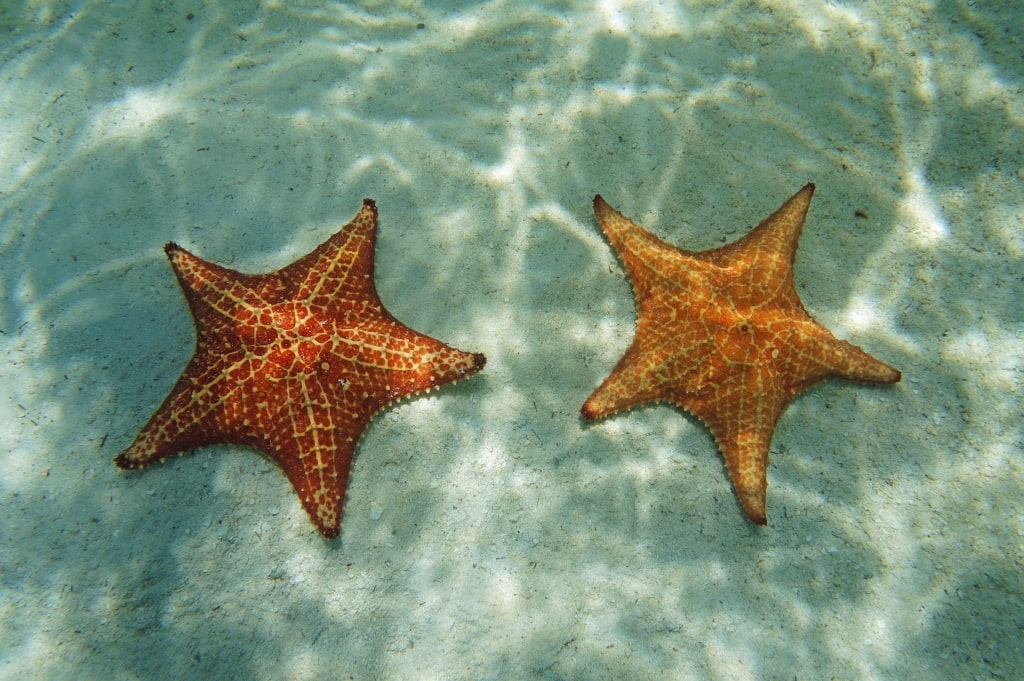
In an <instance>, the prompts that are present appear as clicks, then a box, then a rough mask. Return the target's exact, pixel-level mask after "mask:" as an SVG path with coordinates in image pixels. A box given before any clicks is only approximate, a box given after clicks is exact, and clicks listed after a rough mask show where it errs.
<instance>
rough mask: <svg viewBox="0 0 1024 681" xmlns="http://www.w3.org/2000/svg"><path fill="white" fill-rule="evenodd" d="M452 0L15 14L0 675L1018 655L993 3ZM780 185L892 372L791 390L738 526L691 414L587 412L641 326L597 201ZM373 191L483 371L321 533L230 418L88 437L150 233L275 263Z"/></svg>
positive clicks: (1010, 349) (404, 252) (751, 664)
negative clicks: (229, 442)
mask: <svg viewBox="0 0 1024 681" xmlns="http://www.w3.org/2000/svg"><path fill="white" fill-rule="evenodd" d="M437 4H438V3H410V2H403V3H392V2H377V3H366V5H367V6H366V7H364V8H362V9H359V10H348V9H345V4H343V3H337V4H333V3H328V2H320V1H314V0H306V1H305V2H263V3H247V2H210V3H201V2H170V3H165V2H156V1H154V2H149V3H132V2H105V1H101V0H82V1H81V2H19V3H4V4H3V8H0V36H2V37H0V120H2V125H0V167H2V172H0V272H2V275H0V277H2V278H0V282H2V283H0V286H2V294H3V306H2V309H0V353H2V355H0V357H2V361H0V386H2V387H0V423H2V424H3V426H2V431H0V438H2V439H0V512H2V514H3V518H4V524H3V530H2V534H0V552H2V557H0V577H2V595H0V678H2V679H27V678H34V679H64V678H67V679H76V680H83V679H104V680H108V679H170V678H210V679H233V680H238V679H327V678H333V679H349V678H352V679H358V680H362V679H375V678H389V679H417V680H422V679H616V680H621V679H648V678H650V679H670V678H672V679H733V680H735V679H740V680H743V679H786V680H787V681H788V680H790V679H800V680H801V681H803V680H811V679H832V678H835V679H911V678H913V679H926V678H927V679H988V678H1003V679H1007V678H1014V675H1015V674H1016V675H1018V676H1016V678H1021V676H1019V675H1020V674H1021V673H1022V672H1021V671H1020V669H1019V668H1017V669H1016V670H1015V667H1014V665H1015V664H1016V663H1018V662H1019V661H1020V660H1022V659H1024V644H1022V626H1024V603H1022V599H1024V584H1022V568H1024V547H1022V545H1024V511H1022V507H1021V500H1022V488H1024V471H1022V465H1021V449H1022V438H1024V433H1022V407H1021V401H1020V397H1019V396H1020V394H1021V392H1022V385H1021V384H1022V379H1021V376H1022V374H1021V372H1022V371H1024V360H1022V356H1024V304H1022V303H1021V300H1022V284H1021V272H1022V271H1024V263H1022V260H1024V236H1022V235H1024V226H1022V215H1024V174H1022V170H1021V168H1022V166H1024V159H1022V149H1024V91H1022V87H1024V63H1022V57H1021V49H1020V42H1019V40H1020V35H1021V34H1022V33H1024V26H1022V24H1024V17H1022V14H1021V11H1020V10H1012V9H1009V8H1010V7H1011V5H1013V4H1014V3H1012V2H1010V1H1009V0H1001V1H997V2H978V3H969V2H954V1H948V2H941V3H934V2H926V1H924V0H920V1H918V2H911V3H907V2H904V1H903V0H884V1H883V0H865V1H864V2H819V1H811V0H788V1H787V0H758V1H751V2H724V1H722V2H717V3H697V2H684V3H681V4H680V6H675V4H674V3H671V2H662V3H654V2H620V3H616V2H604V3H600V6H601V8H600V9H577V10H573V11H571V12H570V11H560V10H555V9H547V8H546V7H545V6H548V5H552V4H554V3H543V4H541V3H538V5H536V6H535V5H531V4H527V3H518V2H494V3H484V4H481V5H479V6H469V5H468V4H467V5H466V8H465V9H459V8H458V7H457V5H460V4H463V3H451V4H452V5H456V7H455V8H453V9H450V10H445V9H433V7H436V5H437ZM575 4H577V5H583V4H584V3H575ZM12 5H15V7H14V8H13V9H11V6H12ZM395 5H401V6H402V8H401V9H392V7H394V6H395ZM421 5H422V6H421ZM986 6H988V7H1002V8H1003V9H1002V10H995V9H983V8H984V7H986ZM289 8H291V9H289ZM190 17H191V18H190ZM417 24H422V27H418V26H417ZM807 181H814V182H816V183H817V185H818V191H817V194H816V196H815V199H814V203H813V204H812V206H811V213H810V217H809V220H808V223H807V226H806V229H805V232H804V236H803V238H802V241H801V244H800V250H799V253H798V263H797V284H798V288H799V290H800V292H801V294H802V296H803V299H804V302H805V304H806V305H807V307H808V309H809V310H810V311H811V312H812V313H813V314H814V315H815V316H816V317H817V318H818V319H819V320H820V321H821V322H822V323H823V324H825V325H826V326H828V327H830V328H832V329H833V330H834V331H835V332H836V333H837V335H839V336H841V337H844V338H847V339H849V340H851V341H853V342H854V343H856V344H858V345H861V346H862V347H864V348H865V349H867V350H868V351H869V352H871V353H873V354H874V355H876V356H877V357H879V358H880V359H882V360H884V361H886V362H889V363H891V364H892V365H894V366H896V367H898V368H899V369H901V370H902V371H903V375H904V380H903V382H902V383H899V384H897V385H895V386H881V387H877V386H876V387H866V386H860V385H856V384H852V383H846V382H842V381H835V382H829V383H826V384H823V385H821V386H818V387H816V388H814V389H812V390H810V391H808V392H807V393H805V394H803V395H802V396H801V397H799V398H798V399H797V400H796V401H795V402H794V403H793V404H792V405H791V406H790V408H789V409H788V410H787V411H786V412H785V413H784V414H783V417H782V419H781V422H780V423H779V427H778V429H777V431H776V433H775V439H774V441H773V445H772V464H771V466H770V469H769V483H770V486H769V495H768V513H769V523H770V524H769V526H768V527H767V528H757V527H754V526H752V525H751V524H750V523H749V522H748V521H747V520H746V519H745V518H744V517H743V515H742V513H741V512H740V510H739V507H738V505H737V503H736V500H735V497H734V495H733V491H732V488H731V485H730V482H729V480H728V476H727V475H726V473H725V470H724V467H723V465H722V463H721V459H720V457H719V455H718V454H717V453H716V451H715V448H714V445H713V442H712V440H711V437H710V436H709V434H708V433H707V432H706V431H705V430H704V428H703V427H702V426H701V425H700V424H699V423H698V422H697V421H696V420H694V419H692V418H690V417H688V416H685V415H684V414H682V413H681V412H679V411H678V410H675V409H673V408H670V407H666V406H658V407H649V408H644V409H639V410H635V411H634V412H632V413H629V414H621V415H618V416H616V417H613V418H611V419H608V420H606V421H603V422H600V423H598V424H595V425H586V424H583V423H582V422H581V420H580V419H579V416H578V409H579V407H580V405H581V404H582V402H583V400H584V399H585V398H586V397H587V395H588V394H589V393H590V391H591V390H592V389H593V388H594V387H596V386H597V384H598V383H599V382H600V381H601V380H602V379H603V378H604V377H605V376H606V375H607V374H608V372H609V371H610V370H611V368H612V367H613V366H614V364H615V362H616V361H617V359H618V358H619V356H620V354H621V352H622V351H623V350H624V349H625V347H626V346H627V345H628V343H629V341H630V339H631V337H632V333H633V316H634V310H633V301H632V298H631V295H630V291H629V286H628V284H627V282H626V280H625V278H624V274H623V272H622V270H621V268H620V267H619V265H618V263H617V262H616V260H615V258H614V255H613V253H612V251H611V249H610V247H609V246H608V245H607V244H606V243H605V242H604V241H603V240H602V238H601V237H600V234H599V231H598V228H597V225H596V224H595V222H594V219H593V216H592V214H591V212H590V200H591V197H592V196H593V194H595V193H597V192H600V193H602V194H603V195H604V196H605V197H606V198H607V199H608V201H609V202H610V203H611V204H612V205H614V206H616V207H617V208H619V209H620V210H622V211H623V212H625V213H626V214H627V215H629V216H631V217H633V218H635V219H637V220H638V221H639V222H641V223H642V224H643V225H645V226H646V227H647V228H649V229H651V230H653V231H654V232H655V233H657V234H659V235H660V236H662V237H663V238H665V239H667V240H669V241H671V242H673V243H676V244H679V245H681V246H683V247H685V248H689V249H698V248H709V247H714V246H717V245H720V244H722V243H724V242H725V241H731V240H734V239H735V238H737V237H739V236H740V235H741V234H742V233H744V232H745V231H746V229H747V228H749V227H750V226H752V225H753V224H756V223H757V222H758V221H760V220H761V219H762V218H764V217H766V216H767V215H768V214H769V213H770V212H771V211H773V210H774V209H775V208H777V207H778V206H779V205H780V204H781V203H782V201H783V200H784V199H785V198H787V197H788V196H789V195H790V194H792V193H793V192H794V191H796V190H797V189H798V188H799V187H800V186H802V185H803V184H804V183H805V182H807ZM364 197H371V198H374V199H376V200H377V202H378V205H379V206H380V210H381V227H380V235H379V252H378V259H377V263H378V267H377V284H378V288H379V290H380V292H381V296H382V298H383V299H384V301H385V304H386V305H387V306H388V307H389V308H390V310H391V311H392V312H393V313H394V314H395V315H396V316H397V317H398V318H399V319H401V320H403V321H404V322H406V323H408V324H409V325H410V326H412V327H414V328H416V329H417V330H420V331H423V332H425V333H429V334H431V335H433V336H436V337H438V338H441V339H443V340H445V341H447V342H449V343H451V344H453V345H455V346H457V347H460V348H463V349H466V350H473V351H482V352H485V353H486V355H487V358H488V364H487V368H486V370H485V372H484V373H483V374H481V375H480V376H478V377H475V378H473V379H472V380H469V381H465V382H463V383H460V384H459V385H457V386H454V387H452V386H449V387H446V388H445V389H444V390H442V391H440V392H438V393H434V394H432V395H430V396H429V397H420V398H417V399H414V400H411V401H408V402H406V403H403V404H401V405H399V406H396V407H394V408H392V409H390V410H389V411H387V412H386V413H384V414H383V415H382V416H381V417H380V418H378V419H377V421H376V422H375V423H374V424H373V425H372V426H371V428H370V429H369V430H368V432H367V433H366V436H365V437H364V439H363V441H362V445H361V448H360V452H359V456H358V457H357V459H356V463H355V467H354V470H353V474H352V480H351V485H350V489H349V495H348V500H347V506H346V512H345V517H344V528H343V537H342V539H341V540H339V541H335V542H328V541H325V540H324V539H322V538H321V537H320V536H319V535H318V534H317V533H316V532H315V530H314V528H313V525H312V524H311V523H310V521H309V520H308V518H307V517H306V515H305V513H304V512H303V510H302V509H301V507H300V505H299V502H298V499H297V497H296V495H295V494H294V493H293V491H292V489H291V487H290V486H289V484H288V482H287V480H286V479H285V477H284V475H283V474H282V473H281V472H280V471H279V470H278V469H277V467H276V465H275V464H273V463H272V462H270V461H269V460H268V459H266V458H265V457H262V456H261V455H259V454H257V453H255V452H253V451H251V450H246V449H245V448H241V447H210V448H206V449H203V450H200V451H198V452H195V453H192V454H188V455H186V456H182V457H179V458H177V459H175V460H173V461H170V462H168V463H165V464H163V465H160V466H155V467H152V468H149V469H146V470H145V471H142V472H132V473H126V472H123V471H120V470H118V469H117V468H116V467H115V466H114V464H113V463H112V459H113V457H114V456H115V455H116V454H117V453H118V452H119V451H121V450H122V449H123V448H125V447H126V446H127V445H128V444H129V443H130V442H131V441H132V439H133V438H134V436H135V433H136V432H137V431H138V429H139V428H140V427H141V426H142V424H143V423H144V422H145V420H146V419H147V418H148V417H149V415H150V414H151V412H152V411H153V409H155V408H156V406H157V405H158V404H159V403H160V402H161V400H162V399H163V398H164V396H165V395H166V393H167V391H168V390H169V389H170V387H171V386H172V385H173V383H174V381H175V379H176V378H177V376H178V374H179V373H180V371H181V370H182V368H183V367H184V365H185V363H186V361H187V360H188V358H189V356H190V354H191V351H192V347H193V342H194V341H193V338H194V337H193V329H192V323H191V320H190V317H189V314H188V311H187V308H186V306H185V304H184V301H183V299H182V297H181V294H180V293H179V291H178V288H177V285H176V283H175V281H174V278H173V276H172V274H171V270H170V268H169V266H168V264H167V262H166V261H165V259H164V257H163V254H162V252H161V247H162V245H163V244H164V242H166V241H168V240H172V239H173V240H175V241H178V242H180V243H182V244H183V245H185V246H186V247H188V248H190V249H192V250H194V251H195V252H196V253H197V254H199V255H201V256H203V257H205V258H208V259H210V260H213V261H216V262H219V263H222V264H225V265H228V266H232V267H235V268H237V269H241V270H244V271H267V270H269V269H273V268H277V267H280V266H282V265H284V264H286V263H288V262H290V261H291V260H293V259H295V258H296V257H298V256H299V255H302V254H304V253H305V252H307V251H308V250H310V249H311V248H313V247H314V246H315V245H316V244H318V243H319V242H320V241H322V240H324V239H326V238H327V237H328V236H329V235H330V234H331V233H333V232H334V231H335V230H336V229H337V228H338V227H339V226H340V225H342V224H343V223H345V222H346V221H348V219H349V218H351V217H352V215H354V214H355V212H356V211H357V210H358V208H359V206H360V201H361V199H362V198H364ZM858 211H860V212H862V216H861V217H857V216H856V213H857V212H858Z"/></svg>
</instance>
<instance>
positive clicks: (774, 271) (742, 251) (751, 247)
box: [709, 183, 814, 281]
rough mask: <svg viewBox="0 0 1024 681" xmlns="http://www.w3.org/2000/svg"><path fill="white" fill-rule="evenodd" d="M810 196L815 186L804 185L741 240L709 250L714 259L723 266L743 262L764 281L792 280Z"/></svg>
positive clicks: (812, 194) (812, 184) (745, 266)
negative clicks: (797, 248)
mask: <svg viewBox="0 0 1024 681" xmlns="http://www.w3.org/2000/svg"><path fill="white" fill-rule="evenodd" d="M813 196H814V183H808V184H806V185H804V187H803V188H802V189H801V190H800V191H798V192H797V193H796V194H793V196H791V197H789V198H788V199H786V202H785V203H783V204H782V206H781V207H780V208H779V209H778V210H777V211H775V212H774V213H772V214H771V215H769V216H768V217H767V218H765V219H764V220H762V221H761V222H760V224H758V225H757V227H755V228H754V229H752V230H751V231H750V232H748V233H747V234H746V235H744V236H743V237H742V238H740V239H738V240H737V241H734V242H733V243H731V244H728V245H726V246H723V247H721V248H718V249H715V250H714V251H710V252H709V253H710V255H711V256H712V258H713V260H714V261H715V262H716V263H718V264H721V265H724V266H728V265H730V264H732V263H734V262H737V261H742V263H743V267H744V268H745V269H748V270H754V271H756V272H758V273H759V276H760V278H761V279H763V280H764V281H769V280H771V279H777V280H785V279H789V280H791V279H792V268H793V261H794V260H795V258H796V246H797V241H799V239H800V232H802V231H803V227H804V221H805V220H806V219H807V211H808V209H809V208H810V206H811V198H812V197H813ZM787 272H788V276H787Z"/></svg>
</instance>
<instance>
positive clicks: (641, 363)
mask: <svg viewBox="0 0 1024 681" xmlns="http://www.w3.org/2000/svg"><path fill="white" fill-rule="evenodd" d="M813 193H814V185H813V184H808V185H807V186H805V187H804V188H803V189H801V190H800V191H799V192H797V193H796V194H794V195H793V196H792V197H791V198H790V199H789V200H788V201H786V203H785V204H783V206H782V208H780V209H779V210H778V211H776V212H775V213H774V214H773V215H772V216H771V217H769V218H768V219H767V220H765V221H764V222H762V223H761V224H760V225H758V226H757V227H755V228H754V229H753V230H752V231H751V232H750V233H749V234H747V235H746V236H744V237H743V238H742V239H740V240H739V241H736V242H735V243H732V244H729V245H727V246H723V247H721V248H716V249H713V250H710V251H702V252H699V253H697V252H690V251H684V250H682V249H679V248H676V247H675V246H671V245H669V244H667V243H665V242H663V241H661V240H660V239H658V238H657V237H655V236H654V235H652V234H651V233H650V232H647V231H646V230H644V229H643V228H642V227H640V226H639V225H637V224H635V223H633V222H632V221H630V220H629V219H628V218H626V217H624V216H623V215H622V214H621V213H619V212H618V211H616V210H615V209H614V208H612V207H611V206H609V205H608V204H607V203H605V201H604V199H602V198H601V197H600V196H596V197H594V213H595V215H596V216H597V221H598V222H599V223H600V225H601V228H602V230H603V231H604V233H605V235H606V236H607V238H608V241H609V242H611V245H612V246H613V247H614V248H615V250H616V251H617V252H618V254H619V257H620V258H621V259H622V263H623V265H624V266H625V268H626V272H627V273H628V275H629V278H630V280H631V282H632V284H633V294H634V296H635V298H636V304H637V323H636V336H635V337H634V339H633V343H632V345H631V346H630V347H629V349H628V350H627V351H626V354H625V355H624V356H623V357H622V359H621V360H619V363H618V365H617V366H616V367H615V369H614V370H613V371H612V373H611V375H610V376H609V377H608V378H606V379H605V381H604V383H602V384H601V386H600V387H599V388H598V389H597V390H596V391H594V393H593V394H592V395H591V396H590V397H589V398H588V399H587V401H586V403H585V404H584V405H583V409H582V414H583V417H584V418H587V419H594V418H599V417H602V416H606V415H608V414H612V413H614V412H617V411H619V410H622V409H628V408H630V407H634V406H636V405H639V404H642V403H644V402H657V401H665V402H671V403H672V404H675V405H677V406H679V407H682V408H683V409H685V410H686V411H688V412H690V413H692V414H694V415H696V416H697V417H699V418H700V419H701V420H702V421H703V422H704V423H705V425H707V427H708V429H709V430H710V431H711V433H712V435H714V438H715V440H716V442H717V443H718V447H719V449H720V450H721V451H722V455H723V456H724V457H725V465H726V468H727V469H728V471H729V475H730V476H731V477H732V482H733V485H734V486H735V488H736V494H737V495H738V497H739V501H740V505H741V506H742V507H743V510H744V511H745V512H746V514H747V516H748V517H749V518H750V519H751V520H752V521H754V522H755V523H757V524H759V525H763V524H765V522H766V521H767V519H766V515H765V493H766V490H767V487H768V481H767V476H766V467H767V465H768V447H769V445H770V444H771V438H772V432H773V431H774V430H775V423H776V421H777V420H778V418H779V415H780V414H781V413H782V410H783V409H784V408H785V406H786V404H787V403H788V402H789V401H790V400H791V399H793V397H795V396H796V394H797V393H799V392H800V391H801V390H803V389H805V388H807V387H810V386H811V385H814V384H815V383H817V382H818V381H821V380H822V379H824V378H827V377H829V376H837V377H840V378H847V379H852V380H857V381H866V382H871V383H893V382H895V381H898V380H900V372H898V371H896V370H895V369H893V368H892V367H890V366H888V365H886V364H883V363H882V362H879V361H878V360H877V359H875V358H874V357H871V356H870V355H868V354H867V353H866V352H864V351H863V350H861V349H860V348H857V347H856V346H854V345H851V344H850V343H847V342H846V341H842V340H838V339H837V338H836V337H835V336H833V335H832V333H831V332H830V331H829V330H828V329H826V328H825V327H823V326H821V325H820V324H818V322H816V321H815V320H814V319H813V318H812V317H811V315H810V314H808V313H807V311H806V310H805V309H804V306H803V303H802V302H801V301H800V297H799V296H798V295H797V292H796V286H795V285H794V283H793V262H794V259H795V257H796V246H797V239H798V238H799V237H800V230H801V229H802V228H803V224H804V219H805V218H806V216H807V208H808V206H809V205H810V203H811V195H812V194H813Z"/></svg>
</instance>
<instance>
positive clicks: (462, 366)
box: [116, 199, 485, 539]
mask: <svg viewBox="0 0 1024 681" xmlns="http://www.w3.org/2000/svg"><path fill="white" fill-rule="evenodd" d="M376 238H377V207H376V206H375V205H374V203H373V201H371V200H369V199H365V200H364V201H363V208H362V210H360V211H359V213H358V215H356V216H355V218H353V220H352V222H350V223H349V224H347V225H345V226H344V227H342V229H341V231H339V232H338V233H337V234H335V235H334V236H332V237H331V238H330V239H328V240H327V241H326V242H324V243H323V244H321V245H320V246H318V247H317V248H316V250H314V251H313V252H312V253H310V254H309V255H306V256H305V257H303V258H301V259H299V260H297V261H296V262H294V263H292V264H291V265H289V266H287V267H285V268H284V269H281V270H278V271H277V272H271V273H269V274H258V275H253V274H241V273H239V272H234V271H232V270H229V269H226V268H224V267H220V266H218V265H214V264H212V263H208V262H206V261H204V260H201V259H199V258H197V257H196V256H194V255H192V254H191V253H189V252H188V251H186V250H184V249H183V248H181V247H180V246H177V245H175V244H173V243H171V244H167V246H166V248H165V250H166V252H167V257H168V258H170V261H171V266H172V267H173V268H174V273H175V275H177V277H178V281H179V283H180V284H181V288H182V290H183V291H184V293H185V298H186V299H187V301H188V304H189V307H190V308H191V310H192V316H193V317H194V318H195V324H196V335H197V339H196V350H195V354H194V355H193V357H192V360H191V361H190V362H189V364H188V366H187V367H186V368H185V371H184V373H183V374H182V375H181V378H179V379H178V383H177V385H175V386H174V389H173V390H171V393H170V395H168V397H167V399H166V400H164V403H163V405H161V407H160V408H159V409H158V410H157V412H156V413H155V414H154V415H153V417H152V418H151V419H150V420H149V423H147V424H146V425H145V427H144V428H143V429H142V432H140V433H139V435H138V437H137V438H136V439H135V442H134V443H133V444H132V446H131V447H129V448H128V449H127V450H126V451H125V452H124V453H122V454H121V455H120V456H118V457H117V459H116V462H117V465H118V466H120V467H121V468H139V467H142V466H146V465H148V464H151V463H153V462H156V461H162V460H164V459H166V458H167V457H169V456H171V455H173V454H179V453H182V452H184V451H186V450H189V449H192V448H194V447H201V446H203V445H208V444H214V443H235V444H244V445H249V446H251V447H255V448H256V449H259V450H261V451H263V452H265V453H266V454H268V455H269V456H270V457H271V458H273V459H274V460H275V461H277V463H278V464H280V466H281V467H282V468H283V469H284V472H285V473H286V474H287V476H288V479H289V480H291V483H292V485H293V486H294V487H295V490H296V492H298V494H299V499H300V500H301V501H302V505H303V506H304V507H305V509H306V511H307V512H308V513H309V516H310V518H311V519H312V520H313V523H314V524H315V525H316V526H317V528H318V529H319V530H320V532H321V533H322V534H323V535H324V536H325V537H327V538H329V539H332V538H334V537H337V536H338V534H339V533H340V531H341V512H342V507H343V505H344V501H345V499H344V495H345V490H346V486H347V482H348V474H349V469H350V467H351V464H352V457H353V455H354V454H355V449H356V446H357V444H358V443H359V438H360V437H361V436H362V433H363V431H364V430H365V429H366V427H367V425H369V423H370V420H371V419H372V418H373V416H374V414H376V413H377V412H378V411H380V410H381V409H382V408H383V407H385V406H387V405H388V404H390V403H391V402H393V401H395V400H397V399H399V398H402V397H404V396H406V395H412V394H413V393H418V392H420V391H423V390H429V389H430V388H433V387H435V386H439V385H442V384H444V383H451V382H453V381H456V380H458V379H461V378H464V377H466V376H470V375H472V374H475V373H476V372H478V371H480V369H482V368H483V366H484V362H485V359H484V356H483V355H481V354H471V353H468V352H462V351H460V350H455V349H454V348H451V347H448V346H447V345H445V344H444V343H442V342H441V341H438V340H435V339H433V338H430V337H429V336H425V335H423V334H421V333H417V332H416V331H413V330H412V329H410V328H409V327H407V326H405V325H404V324H402V323H401V322H399V321H398V320H397V319H395V318H394V317H393V316H391V314H390V313H389V312H388V311H387V310H386V309H384V305H383V304H382V303H381V301H380V298H379V297H378V296H377V289H376V286H375V285H374V280H373V255H374V247H375V243H376Z"/></svg>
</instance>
